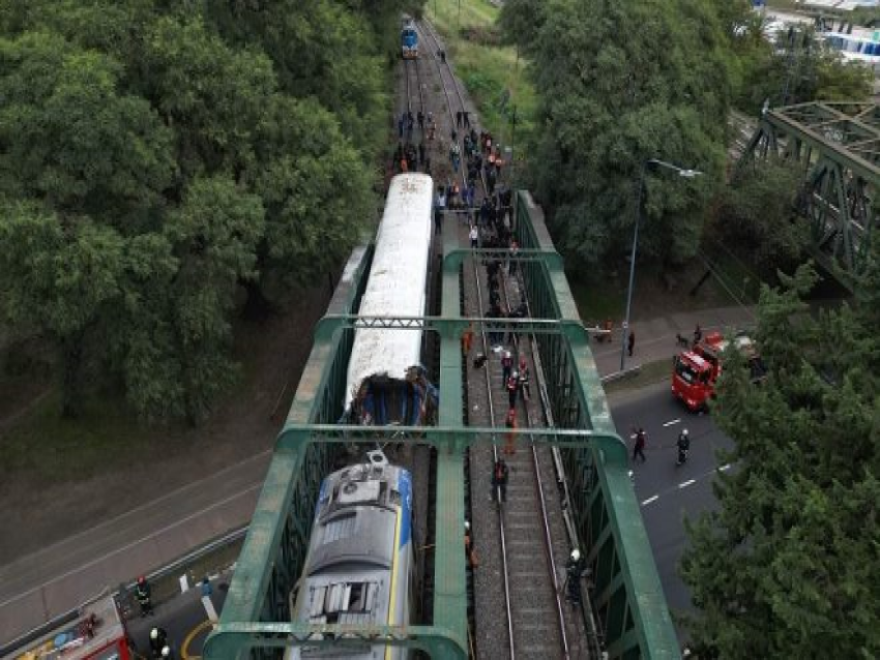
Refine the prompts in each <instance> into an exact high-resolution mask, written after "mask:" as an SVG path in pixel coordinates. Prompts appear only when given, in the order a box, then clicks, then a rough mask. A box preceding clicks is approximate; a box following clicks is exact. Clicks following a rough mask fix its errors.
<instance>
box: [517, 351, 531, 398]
mask: <svg viewBox="0 0 880 660" xmlns="http://www.w3.org/2000/svg"><path fill="white" fill-rule="evenodd" d="M519 390H520V392H522V396H523V403H525V402H526V401H528V400H529V399H531V398H532V392H531V390H530V389H529V363H528V362H527V361H526V356H525V355H520V356H519Z"/></svg>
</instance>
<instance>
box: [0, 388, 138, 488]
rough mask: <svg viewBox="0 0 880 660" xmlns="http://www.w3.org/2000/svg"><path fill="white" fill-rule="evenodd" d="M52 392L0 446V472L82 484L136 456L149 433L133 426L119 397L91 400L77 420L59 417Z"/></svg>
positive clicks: (57, 400)
mask: <svg viewBox="0 0 880 660" xmlns="http://www.w3.org/2000/svg"><path fill="white" fill-rule="evenodd" d="M60 409H61V402H60V392H59V391H58V390H57V389H56V390H55V391H53V392H52V393H51V394H49V395H48V396H47V397H46V398H45V399H44V400H42V401H40V402H39V403H38V404H37V405H36V406H34V408H33V409H32V410H30V411H29V412H28V414H27V415H25V416H24V417H23V418H22V419H21V420H20V422H19V423H18V424H16V425H15V426H14V427H13V428H11V429H9V431H7V432H6V433H5V434H4V436H3V439H2V442H0V472H2V473H4V474H7V475H11V474H17V473H22V472H27V473H31V474H34V475H35V476H37V477H38V478H41V479H46V480H49V481H53V482H57V481H69V480H71V479H74V480H85V479H88V478H89V477H92V476H94V475H95V474H100V473H102V472H104V471H106V470H107V469H108V468H112V467H118V466H122V465H125V464H126V462H128V461H129V460H132V459H134V458H135V457H136V456H139V455H140V454H141V453H142V451H143V447H144V446H146V445H147V444H148V440H149V438H150V436H151V433H155V431H152V432H151V431H149V430H144V429H142V428H140V427H139V426H138V425H137V424H135V423H133V420H132V416H131V414H130V413H129V412H128V408H127V406H126V405H125V403H124V401H122V400H121V399H118V400H115V399H113V398H110V397H107V398H101V399H98V398H91V399H89V400H88V401H86V404H85V406H84V409H83V412H82V415H81V416H80V417H79V418H78V419H75V420H69V419H63V418H62V417H61V415H60Z"/></svg>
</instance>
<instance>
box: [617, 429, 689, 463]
mask: <svg viewBox="0 0 880 660" xmlns="http://www.w3.org/2000/svg"><path fill="white" fill-rule="evenodd" d="M630 437H631V438H632V440H634V441H635V442H634V444H633V450H632V460H633V462H635V460H636V458H641V459H642V463H645V462H646V461H647V460H648V459H647V458H645V445H646V444H647V441H648V434H647V433H646V432H645V429H644V428H643V427H641V426H639V427H633V429H632V435H631V436H630ZM675 447H676V449H677V450H678V455H677V459H676V462H675V464H676V465H683V464H684V463H685V462H687V454H688V451H689V450H690V448H691V439H690V434H689V432H688V430H687V429H682V430H681V433H679V434H678V439H677V440H676V441H675Z"/></svg>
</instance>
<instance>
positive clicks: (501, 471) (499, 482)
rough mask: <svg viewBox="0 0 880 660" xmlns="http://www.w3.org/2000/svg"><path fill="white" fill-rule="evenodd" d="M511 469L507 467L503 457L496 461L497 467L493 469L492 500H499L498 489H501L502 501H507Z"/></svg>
mask: <svg viewBox="0 0 880 660" xmlns="http://www.w3.org/2000/svg"><path fill="white" fill-rule="evenodd" d="M509 476H510V471H509V470H508V469H507V463H505V462H504V459H503V458H499V459H498V460H497V461H495V467H494V469H493V470H492V500H493V501H495V502H497V501H498V491H499V490H500V491H501V501H502V502H506V501H507V479H508V477H509Z"/></svg>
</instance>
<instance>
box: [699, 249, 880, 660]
mask: <svg viewBox="0 0 880 660" xmlns="http://www.w3.org/2000/svg"><path fill="white" fill-rule="evenodd" d="M878 252H880V251H877V250H875V254H874V261H873V264H872V267H871V269H870V271H869V273H868V275H867V277H866V278H865V280H864V281H863V282H862V283H861V287H860V291H861V293H860V294H859V295H858V296H857V303H856V305H855V306H854V307H852V308H851V307H849V306H846V305H844V306H843V307H842V308H840V309H839V310H837V311H833V312H828V313H824V314H821V315H819V316H818V317H814V316H812V315H811V314H810V313H809V311H808V306H807V305H806V303H804V302H803V296H804V295H805V294H806V293H807V291H808V290H809V289H810V288H811V287H812V285H813V283H814V282H815V281H816V276H815V273H814V272H813V271H812V269H811V268H810V267H809V266H804V267H802V268H801V269H799V270H798V272H797V273H796V275H795V276H794V277H792V278H785V277H783V281H784V284H785V288H784V289H783V290H782V291H774V290H770V289H767V288H765V289H764V290H763V292H762V295H761V301H760V304H759V306H758V334H757V339H758V341H759V342H760V346H761V351H762V354H763V357H764V360H765V363H766V365H767V366H768V368H769V373H768V378H767V381H766V382H765V383H764V384H763V385H762V386H760V387H756V386H753V385H751V384H750V383H749V381H748V378H747V375H746V373H745V370H744V369H737V368H729V369H725V371H724V374H723V375H722V378H721V382H720V385H719V395H718V401H717V405H716V406H715V407H714V409H713V414H715V415H717V421H718V424H719V425H720V426H721V428H723V429H724V430H725V432H726V433H728V434H729V435H730V436H731V437H732V438H733V439H734V440H735V449H734V451H733V452H732V455H725V456H722V457H721V458H722V460H724V461H725V462H727V461H733V462H734V463H735V469H734V470H732V471H731V472H729V473H724V474H719V476H718V481H717V483H716V485H715V490H716V495H717V496H718V498H719V500H720V509H719V510H717V511H713V512H711V513H708V514H704V516H703V517H702V518H701V519H700V520H699V521H698V522H697V523H695V524H689V525H688V528H689V535H690V538H691V547H690V548H689V549H687V550H686V552H685V555H684V557H683V559H682V573H683V576H684V578H685V580H686V581H687V582H688V583H689V584H690V586H691V588H692V590H693V599H694V603H695V604H696V605H697V607H698V608H699V610H698V613H697V615H696V616H695V617H694V618H693V619H692V620H691V622H690V623H691V634H692V635H693V637H694V639H695V640H696V642H697V646H698V647H699V648H700V649H701V650H702V653H701V657H720V658H733V659H735V658H742V659H743V660H746V659H748V660H751V659H752V658H871V657H876V656H877V655H878V654H880V628H878V626H877V621H878V620H880V592H878V590H877V585H878V584H880V552H878V539H880V525H878V519H877V502H880V482H878V475H880V451H878V446H880V412H878V411H880V378H878V376H877V374H878V372H880V341H878V338H877V327H878V325H877V324H878V322H880V304H878V298H877V296H878V291H880V254H878ZM736 359H737V358H736V356H731V360H733V361H734V362H733V363H732V364H735V361H736Z"/></svg>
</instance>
